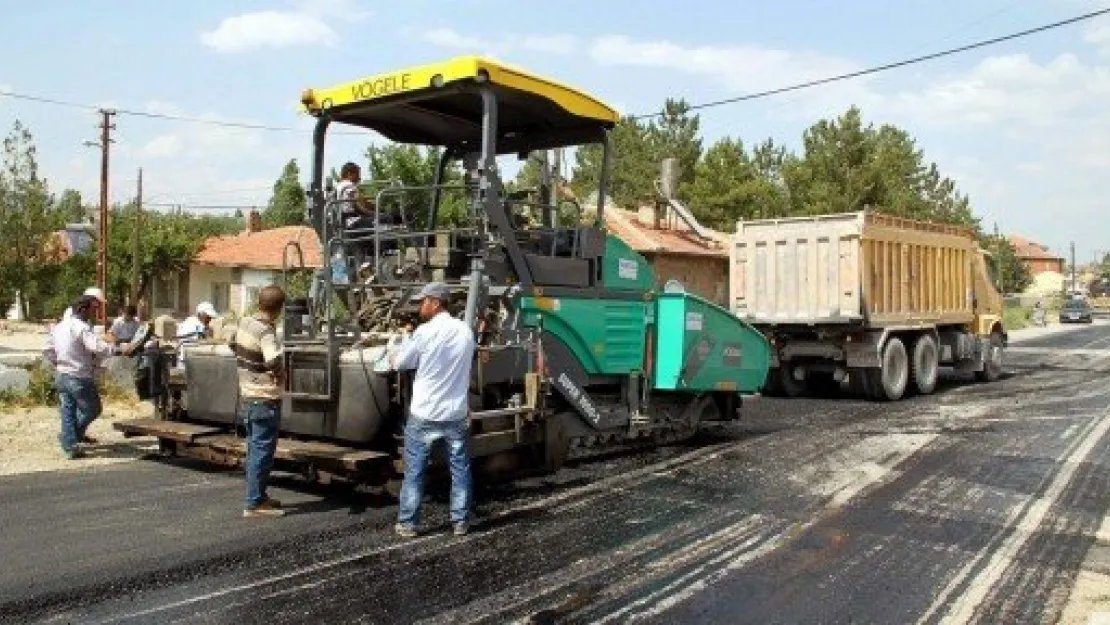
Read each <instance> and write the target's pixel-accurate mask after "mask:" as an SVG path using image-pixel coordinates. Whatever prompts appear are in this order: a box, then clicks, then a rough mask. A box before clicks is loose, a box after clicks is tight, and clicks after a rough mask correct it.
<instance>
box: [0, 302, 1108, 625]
mask: <svg viewBox="0 0 1110 625" xmlns="http://www.w3.org/2000/svg"><path fill="white" fill-rule="evenodd" d="M1006 369H1007V375H1006V377H1005V378H1004V379H1003V380H1001V381H999V382H997V383H994V384H989V385H980V384H974V383H959V382H956V381H953V382H949V383H946V384H944V385H943V386H942V388H941V389H940V390H938V392H937V393H936V394H935V395H933V396H929V397H920V398H913V399H910V400H906V401H903V402H900V403H896V404H876V403H869V402H864V401H858V400H855V399H843V398H842V399H799V400H770V399H764V400H759V401H757V402H752V403H751V404H749V405H748V406H747V407H746V409H745V410H746V411H745V416H744V419H743V420H742V421H740V422H738V423H737V424H735V425H730V426H728V427H724V428H718V429H712V430H708V431H706V432H704V433H703V434H702V435H701V436H700V437H699V439H698V440H697V441H695V442H694V443H692V444H687V445H683V446H679V447H673V448H668V449H662V450H656V451H652V452H647V453H640V454H634V455H629V456H624V457H620V458H616V459H611V460H606V461H594V462H590V463H583V464H580V465H578V466H574V467H569V468H565V469H563V470H562V471H560V472H559V474H557V475H555V476H551V477H547V478H537V479H531V480H524V481H520V482H517V483H514V484H512V485H509V486H507V487H501V488H498V489H496V490H486V491H484V492H482V494H481V496H480V500H479V503H480V508H479V512H480V515H481V517H482V519H483V522H482V523H481V525H480V526H479V527H478V528H477V529H476V531H475V532H473V533H472V534H471V535H469V536H467V537H465V538H454V537H451V536H449V535H448V534H447V533H446V531H445V530H446V524H445V518H444V507H445V506H444V502H443V500H442V497H439V500H438V501H437V502H435V503H432V504H430V509H429V518H428V519H427V525H428V528H429V530H430V532H429V533H427V534H425V535H423V536H421V537H420V538H418V539H416V540H412V541H402V540H399V539H397V538H395V537H394V536H393V535H392V534H391V531H390V530H391V527H392V523H393V520H394V515H395V512H396V511H395V507H393V506H391V505H389V504H388V503H384V502H379V501H374V500H373V499H368V498H366V497H360V496H356V495H350V494H345V493H341V492H327V491H325V490H322V489H320V488H308V487H302V486H300V485H299V483H298V482H297V481H295V480H289V481H284V482H282V483H281V484H280V487H279V488H278V489H276V490H275V494H276V495H278V496H280V497H281V499H282V500H283V501H285V502H286V505H287V506H288V507H291V508H292V512H293V513H292V514H290V516H288V517H286V518H284V519H281V520H257V519H251V520H247V519H242V518H240V517H239V516H238V512H239V509H240V497H241V495H242V481H241V477H240V476H239V475H238V474H236V473H234V472H227V471H219V470H212V469H206V468H205V467H203V466H201V465H197V464H192V463H186V462H181V461H174V462H162V461H155V460H146V461H140V462H136V463H131V464H127V465H121V466H115V467H110V468H104V469H97V470H89V471H87V472H80V473H77V472H66V473H58V474H39V475H28V476H20V477H12V478H4V479H2V480H0V502H2V504H0V526H2V527H3V528H4V529H3V532H2V533H0V556H2V557H3V560H4V561H5V564H4V566H2V567H0V621H10V622H20V623H26V622H52V623H70V622H74V623H86V622H87V623H117V622H118V623H171V622H183V623H236V624H242V625H247V624H250V623H302V622H328V623H348V622H359V623H406V622H425V623H452V624H453V623H506V622H523V623H564V622H565V623H595V622H596V623H609V622H613V623H617V622H650V623H694V622H696V623H760V624H762V623H942V622H943V623H956V622H959V623H967V622H976V623H1042V622H1054V621H1055V620H1056V619H1057V618H1058V617H1059V614H1060V611H1061V609H1062V607H1063V605H1064V602H1065V601H1066V599H1067V597H1068V593H1069V591H1070V589H1071V587H1072V584H1073V583H1074V580H1075V576H1076V573H1077V570H1078V568H1079V564H1080V563H1081V562H1082V560H1083V559H1084V557H1085V556H1086V554H1087V551H1088V549H1089V547H1090V546H1091V545H1092V544H1093V543H1094V540H1095V539H1094V536H1095V534H1096V532H1097V531H1098V529H1099V527H1100V526H1101V524H1102V523H1103V522H1104V520H1105V519H1106V516H1107V513H1108V506H1110V434H1108V430H1110V385H1108V384H1107V383H1106V379H1107V372H1108V371H1110V324H1104V323H1102V322H1099V323H1096V324H1095V325H1094V326H1090V327H1080V328H1076V329H1074V330H1068V331H1066V332H1060V333H1055V334H1051V335H1044V336H1041V337H1039V338H1031V339H1029V340H1026V341H1018V342H1016V343H1015V344H1014V345H1013V346H1012V349H1010V351H1009V353H1008V355H1007V366H1006Z"/></svg>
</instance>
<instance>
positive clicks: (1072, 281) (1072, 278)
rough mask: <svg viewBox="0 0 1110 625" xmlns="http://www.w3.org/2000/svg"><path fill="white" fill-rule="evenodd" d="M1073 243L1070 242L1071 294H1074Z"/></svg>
mask: <svg viewBox="0 0 1110 625" xmlns="http://www.w3.org/2000/svg"><path fill="white" fill-rule="evenodd" d="M1075 286H1076V283H1075V241H1072V242H1071V292H1072V293H1075Z"/></svg>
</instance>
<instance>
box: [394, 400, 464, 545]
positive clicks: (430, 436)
mask: <svg viewBox="0 0 1110 625" xmlns="http://www.w3.org/2000/svg"><path fill="white" fill-rule="evenodd" d="M438 440H442V441H444V442H445V443H446V444H447V464H448V466H449V467H450V469H451V522H452V523H460V522H465V521H469V520H470V497H471V494H470V488H471V483H470V433H469V432H468V431H467V426H466V419H459V420H456V421H426V420H423V419H409V421H408V423H406V424H405V479H404V481H403V482H402V483H401V505H400V513H399V518H398V521H399V522H400V523H401V524H402V525H406V526H408V527H416V526H417V525H419V524H420V502H421V500H423V499H424V472H425V470H426V469H427V466H428V455H429V453H431V450H432V445H433V444H435V442H436V441H438Z"/></svg>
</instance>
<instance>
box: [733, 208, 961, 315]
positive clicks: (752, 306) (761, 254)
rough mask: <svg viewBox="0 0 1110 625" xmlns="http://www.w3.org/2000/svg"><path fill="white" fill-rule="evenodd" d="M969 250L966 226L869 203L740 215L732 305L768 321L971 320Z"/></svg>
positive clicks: (742, 313) (735, 311)
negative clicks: (839, 209) (849, 208)
mask: <svg viewBox="0 0 1110 625" xmlns="http://www.w3.org/2000/svg"><path fill="white" fill-rule="evenodd" d="M976 250H977V242H976V240H975V237H974V234H973V233H972V232H971V231H970V230H967V229H965V228H961V227H958V226H950V225H944V224H934V223H928V222H921V221H915V220H910V219H902V218H897V217H891V216H888V215H882V214H878V213H873V212H870V211H861V212H857V213H845V214H838V215H822V216H814V217H796V218H789V219H767V220H758V221H741V222H739V223H738V224H737V229H736V234H735V235H734V237H733V244H732V246H731V250H730V257H731V260H730V283H731V285H730V286H731V288H730V294H731V298H732V310H733V312H734V313H735V314H737V315H738V316H740V317H741V318H743V319H745V320H748V321H750V322H752V323H755V324H770V325H825V324H859V325H865V326H868V327H886V326H904V325H920V324H963V323H969V322H971V321H972V320H973V318H974V314H973V303H972V301H971V299H972V298H971V287H972V260H973V257H974V255H975V254H976Z"/></svg>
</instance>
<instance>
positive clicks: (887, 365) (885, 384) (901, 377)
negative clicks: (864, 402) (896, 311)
mask: <svg viewBox="0 0 1110 625" xmlns="http://www.w3.org/2000/svg"><path fill="white" fill-rule="evenodd" d="M909 360H910V359H909V356H908V355H907V354H906V344H905V343H903V342H902V339H900V338H898V337H896V336H893V337H891V338H890V339H889V340H887V342H886V347H884V348H883V356H882V367H881V368H879V369H870V370H868V373H869V374H870V376H871V380H870V386H871V393H872V399H876V400H879V401H898V400H899V399H902V395H904V394H905V392H906V385H907V384H908V383H909V378H910V362H909Z"/></svg>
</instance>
